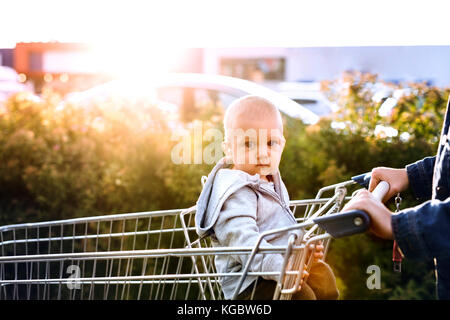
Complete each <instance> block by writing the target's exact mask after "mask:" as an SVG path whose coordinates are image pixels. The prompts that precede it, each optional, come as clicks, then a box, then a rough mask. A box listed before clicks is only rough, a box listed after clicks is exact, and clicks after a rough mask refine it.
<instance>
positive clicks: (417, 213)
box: [392, 198, 450, 259]
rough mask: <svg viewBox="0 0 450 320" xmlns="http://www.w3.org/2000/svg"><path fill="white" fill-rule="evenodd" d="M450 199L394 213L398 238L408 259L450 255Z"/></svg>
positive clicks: (393, 225)
mask: <svg viewBox="0 0 450 320" xmlns="http://www.w3.org/2000/svg"><path fill="white" fill-rule="evenodd" d="M449 230H450V198H447V199H446V200H445V201H440V200H430V201H427V202H425V203H423V204H421V205H419V206H416V207H413V208H409V209H405V210H402V211H401V212H400V213H398V214H396V215H393V216H392V231H393V235H394V238H395V239H396V240H397V243H398V245H399V247H400V249H401V250H402V252H403V253H404V255H405V256H406V257H407V258H411V259H431V258H448V257H449V256H450V232H449Z"/></svg>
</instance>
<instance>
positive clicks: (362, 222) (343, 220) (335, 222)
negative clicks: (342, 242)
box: [313, 174, 389, 238]
mask: <svg viewBox="0 0 450 320" xmlns="http://www.w3.org/2000/svg"><path fill="white" fill-rule="evenodd" d="M365 176H367V174H365V175H360V176H357V177H361V178H362V179H364V178H365ZM352 179H353V178H352ZM369 182H370V176H369ZM358 183H359V182H358ZM367 185H368V183H367ZM388 191H389V183H387V182H386V181H380V183H379V184H378V185H377V186H376V188H375V190H373V191H372V195H373V196H374V197H375V198H376V199H378V200H379V201H381V200H382V199H383V197H384V196H385V195H386V193H387V192H388ZM313 221H314V223H316V224H317V225H319V227H321V228H322V229H324V230H325V231H326V232H328V233H329V234H330V235H331V236H332V237H333V238H341V237H346V236H351V235H353V234H357V233H362V232H365V231H366V230H367V229H369V226H370V217H369V215H368V214H367V213H366V212H365V211H363V210H351V211H348V212H344V213H338V214H332V215H328V216H324V217H319V218H317V219H314V220H313Z"/></svg>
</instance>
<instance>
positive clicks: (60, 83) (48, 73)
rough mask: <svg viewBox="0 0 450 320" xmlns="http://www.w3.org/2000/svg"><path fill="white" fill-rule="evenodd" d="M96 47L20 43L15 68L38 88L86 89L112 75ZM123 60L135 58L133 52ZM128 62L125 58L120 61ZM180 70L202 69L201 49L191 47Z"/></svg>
mask: <svg viewBox="0 0 450 320" xmlns="http://www.w3.org/2000/svg"><path fill="white" fill-rule="evenodd" d="M97 59H101V57H100V58H99V57H95V55H93V48H92V47H91V46H89V45H87V44H81V43H60V42H45V43H42V42H33V43H17V44H16V47H15V48H14V50H13V66H14V69H15V70H16V71H17V72H18V73H20V74H22V75H24V76H25V77H26V79H27V81H31V82H33V84H34V86H35V88H36V91H37V92H40V91H41V89H42V88H43V87H44V86H51V87H52V88H53V89H56V90H58V91H62V92H63V93H64V92H65V91H73V90H74V89H75V90H85V89H88V88H90V87H92V86H94V85H96V84H99V83H102V82H105V81H107V80H109V79H110V78H111V75H110V74H106V73H105V70H102V69H101V67H100V66H99V63H98V61H97ZM123 59H133V53H132V52H131V51H130V55H126V56H124V58H123ZM117 63H118V64H119V63H120V64H124V63H125V64H126V61H118V62H117ZM175 68H176V70H175V71H177V72H202V69H201V68H202V49H188V50H187V51H186V53H185V54H184V58H183V60H182V61H180V62H179V63H178V64H177V65H176V66H175Z"/></svg>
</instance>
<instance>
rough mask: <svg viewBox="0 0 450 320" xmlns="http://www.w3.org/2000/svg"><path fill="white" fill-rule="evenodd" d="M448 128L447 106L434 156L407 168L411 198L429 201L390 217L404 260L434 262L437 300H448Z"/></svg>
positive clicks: (449, 169) (449, 235)
mask: <svg viewBox="0 0 450 320" xmlns="http://www.w3.org/2000/svg"><path fill="white" fill-rule="evenodd" d="M449 103H450V100H449ZM449 126H450V106H449V104H448V105H447V111H446V116H445V121H444V124H443V128H442V131H441V139H440V144H439V148H438V151H437V154H436V156H435V157H427V158H425V159H423V160H420V161H417V162H415V163H413V164H410V165H408V166H406V170H407V174H408V179H409V184H410V186H411V188H412V191H413V193H414V195H415V196H416V198H417V199H420V200H424V201H425V200H428V201H426V202H424V203H422V204H421V205H419V206H416V207H414V208H409V209H406V210H402V211H401V212H400V213H399V214H398V215H394V216H392V230H393V233H394V238H395V239H396V240H397V242H398V245H399V247H400V249H401V250H402V252H403V254H404V255H405V257H407V258H411V259H432V258H435V259H436V270H437V292H438V298H439V299H450V183H449V182H450V144H449V134H450V132H449Z"/></svg>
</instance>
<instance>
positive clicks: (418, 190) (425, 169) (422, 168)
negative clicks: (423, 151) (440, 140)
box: [406, 157, 436, 201]
mask: <svg viewBox="0 0 450 320" xmlns="http://www.w3.org/2000/svg"><path fill="white" fill-rule="evenodd" d="M435 161H436V157H427V158H425V159H423V160H420V161H417V162H415V163H413V164H410V165H407V166H406V172H407V173H408V178H409V185H410V186H411V189H412V191H413V194H414V196H415V197H416V199H417V200H423V201H425V200H430V199H431V194H432V192H431V191H432V182H433V169H434V163H435Z"/></svg>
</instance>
